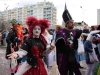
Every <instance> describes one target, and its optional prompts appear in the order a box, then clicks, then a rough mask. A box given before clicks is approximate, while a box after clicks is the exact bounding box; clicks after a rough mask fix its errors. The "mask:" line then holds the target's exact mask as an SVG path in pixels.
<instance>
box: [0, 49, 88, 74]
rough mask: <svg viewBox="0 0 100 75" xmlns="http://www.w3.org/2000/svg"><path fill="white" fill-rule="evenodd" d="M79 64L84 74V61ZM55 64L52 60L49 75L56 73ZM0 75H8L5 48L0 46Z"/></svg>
mask: <svg viewBox="0 0 100 75" xmlns="http://www.w3.org/2000/svg"><path fill="white" fill-rule="evenodd" d="M80 64H81V65H82V66H83V67H84V69H80V70H81V73H82V75H85V71H86V64H85V61H82V62H80ZM56 68H57V65H56V63H55V62H54V64H53V67H52V69H51V71H50V75H58V70H57V69H56ZM0 75H10V73H9V62H8V60H6V59H5V48H4V47H2V48H1V47H0Z"/></svg>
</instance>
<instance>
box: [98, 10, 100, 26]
mask: <svg viewBox="0 0 100 75" xmlns="http://www.w3.org/2000/svg"><path fill="white" fill-rule="evenodd" d="M97 25H100V9H97Z"/></svg>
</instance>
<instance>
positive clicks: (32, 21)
mask: <svg viewBox="0 0 100 75" xmlns="http://www.w3.org/2000/svg"><path fill="white" fill-rule="evenodd" d="M26 24H27V26H28V31H29V38H33V28H34V27H35V26H37V25H38V26H40V27H41V34H42V33H44V32H45V29H46V28H49V26H50V22H49V21H48V20H47V19H40V20H38V19H37V18H36V17H33V16H29V17H27V19H26Z"/></svg>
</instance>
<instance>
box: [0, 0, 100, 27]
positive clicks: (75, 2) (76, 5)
mask: <svg viewBox="0 0 100 75" xmlns="http://www.w3.org/2000/svg"><path fill="white" fill-rule="evenodd" d="M41 1H44V0H0V11H2V10H5V9H6V7H7V6H8V5H9V7H8V9H11V8H14V7H22V6H24V5H31V4H36V3H37V2H41ZM45 1H49V2H53V3H54V6H55V7H57V19H58V24H61V23H62V13H63V11H64V6H65V2H66V5H67V8H68V10H69V12H70V14H71V16H72V18H73V19H74V21H75V22H80V21H82V20H84V21H85V22H86V23H87V24H89V26H91V25H96V24H97V9H100V0H45ZM80 6H82V8H83V9H82V8H80ZM83 13H84V17H83Z"/></svg>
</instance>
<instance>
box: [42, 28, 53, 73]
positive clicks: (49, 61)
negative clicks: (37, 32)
mask: <svg viewBox="0 0 100 75" xmlns="http://www.w3.org/2000/svg"><path fill="white" fill-rule="evenodd" d="M43 35H44V37H45V38H46V39H47V42H48V44H51V39H52V35H50V34H49V32H48V31H47V30H46V31H45V33H44V34H43ZM54 54H55V53H54V50H52V51H51V52H50V53H49V54H48V55H47V56H45V58H44V60H45V62H46V65H47V68H48V72H49V71H50V70H51V68H52V65H53V62H54Z"/></svg>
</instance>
